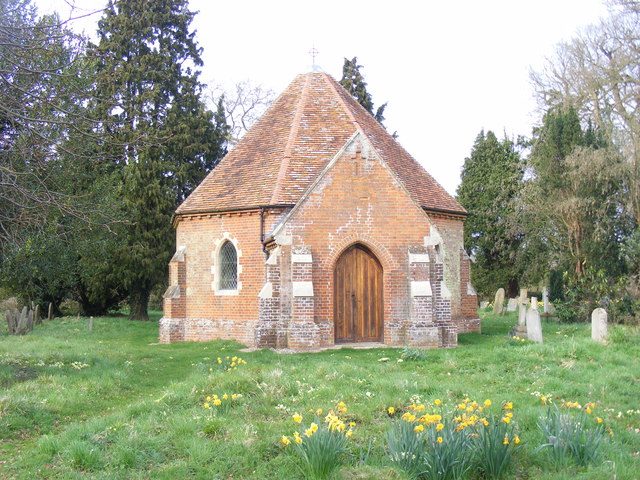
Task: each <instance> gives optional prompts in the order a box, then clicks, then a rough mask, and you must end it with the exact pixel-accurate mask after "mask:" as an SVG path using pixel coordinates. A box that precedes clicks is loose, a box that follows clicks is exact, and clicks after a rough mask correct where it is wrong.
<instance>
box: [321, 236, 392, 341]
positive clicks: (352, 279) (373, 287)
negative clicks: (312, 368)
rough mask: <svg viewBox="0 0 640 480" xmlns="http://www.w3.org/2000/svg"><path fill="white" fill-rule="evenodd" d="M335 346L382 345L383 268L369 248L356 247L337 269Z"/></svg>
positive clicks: (344, 254)
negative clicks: (354, 343) (338, 344)
mask: <svg viewBox="0 0 640 480" xmlns="http://www.w3.org/2000/svg"><path fill="white" fill-rule="evenodd" d="M333 285H334V295H333V301H334V309H333V310H334V315H333V318H334V333H335V342H336V343H344V342H380V341H382V340H383V337H384V335H383V332H384V306H383V305H384V303H383V301H384V300H383V299H384V282H383V269H382V264H381V263H380V261H379V260H378V258H377V257H376V256H375V255H374V254H373V252H371V250H370V249H369V248H367V247H366V246H364V245H363V244H361V243H355V244H353V245H351V246H349V247H348V248H347V249H345V250H344V251H343V252H342V253H341V254H340V256H339V257H338V259H337V261H336V264H335V269H334V282H333Z"/></svg>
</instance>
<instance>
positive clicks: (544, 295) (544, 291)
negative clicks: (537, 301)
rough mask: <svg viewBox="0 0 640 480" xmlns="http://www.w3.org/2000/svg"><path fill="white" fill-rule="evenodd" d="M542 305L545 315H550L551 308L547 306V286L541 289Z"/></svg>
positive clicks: (548, 303)
mask: <svg viewBox="0 0 640 480" xmlns="http://www.w3.org/2000/svg"><path fill="white" fill-rule="evenodd" d="M542 305H543V308H544V310H543V312H544V314H545V315H551V311H550V310H551V308H550V307H549V305H550V302H549V289H548V288H547V287H544V288H543V289H542Z"/></svg>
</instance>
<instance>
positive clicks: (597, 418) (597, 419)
mask: <svg viewBox="0 0 640 480" xmlns="http://www.w3.org/2000/svg"><path fill="white" fill-rule="evenodd" d="M602 422H604V420H603V419H602V418H601V417H596V423H598V424H600V423H602Z"/></svg>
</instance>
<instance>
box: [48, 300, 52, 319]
mask: <svg viewBox="0 0 640 480" xmlns="http://www.w3.org/2000/svg"><path fill="white" fill-rule="evenodd" d="M47 320H53V303H51V302H49V313H48V315H47Z"/></svg>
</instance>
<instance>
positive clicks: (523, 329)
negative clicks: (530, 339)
mask: <svg viewBox="0 0 640 480" xmlns="http://www.w3.org/2000/svg"><path fill="white" fill-rule="evenodd" d="M526 317H527V306H526V305H525V304H524V303H520V304H519V305H518V324H517V325H516V329H515V334H516V335H517V336H518V337H526V336H527V321H526Z"/></svg>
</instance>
